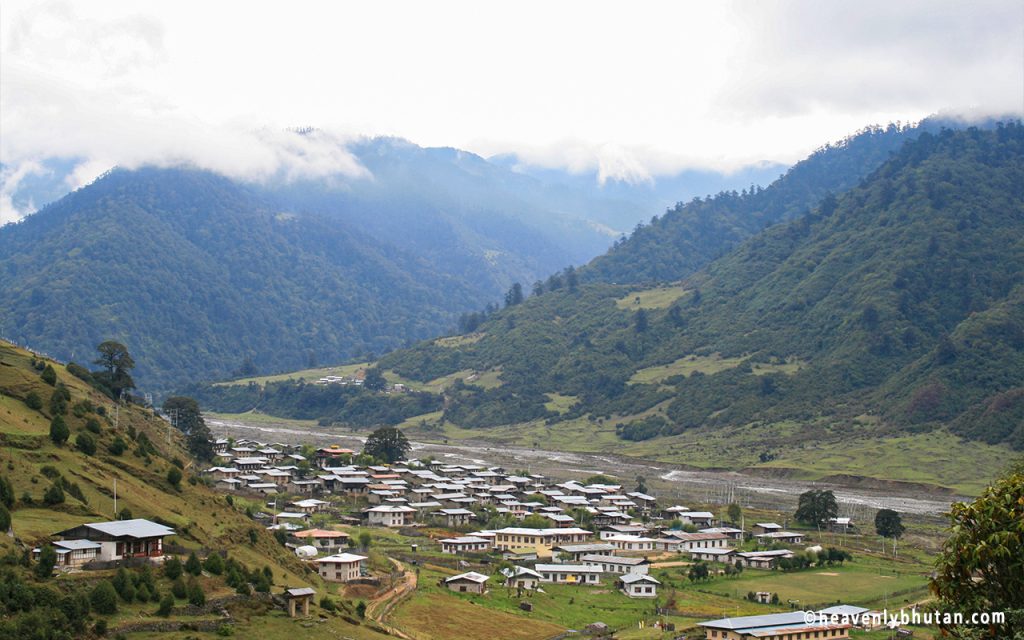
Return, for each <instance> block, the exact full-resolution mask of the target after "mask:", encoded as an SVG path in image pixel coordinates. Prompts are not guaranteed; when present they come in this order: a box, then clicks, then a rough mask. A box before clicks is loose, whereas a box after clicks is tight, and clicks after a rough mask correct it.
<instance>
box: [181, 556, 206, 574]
mask: <svg viewBox="0 0 1024 640" xmlns="http://www.w3.org/2000/svg"><path fill="white" fill-rule="evenodd" d="M185 571H187V572H188V573H191V574H192V575H194V576H198V575H199V574H200V573H202V572H203V566H202V565H201V564H199V558H198V557H197V556H196V552H195V551H193V552H192V553H190V554H188V560H186V561H185Z"/></svg>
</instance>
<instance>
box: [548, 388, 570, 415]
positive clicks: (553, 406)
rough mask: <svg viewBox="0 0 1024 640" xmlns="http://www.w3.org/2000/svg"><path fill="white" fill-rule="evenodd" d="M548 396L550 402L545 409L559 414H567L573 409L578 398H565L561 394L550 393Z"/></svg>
mask: <svg viewBox="0 0 1024 640" xmlns="http://www.w3.org/2000/svg"><path fill="white" fill-rule="evenodd" d="M546 395H547V397H548V401H547V402H545V403H544V408H545V409H547V410H548V411H556V412H558V413H565V412H566V411H568V410H569V409H571V408H572V406H573V405H574V404H576V400H577V397H576V396H563V395H562V394H560V393H548V394H546Z"/></svg>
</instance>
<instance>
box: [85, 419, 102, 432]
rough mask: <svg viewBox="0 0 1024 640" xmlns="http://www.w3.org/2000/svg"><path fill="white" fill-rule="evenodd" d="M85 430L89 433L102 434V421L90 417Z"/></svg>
mask: <svg viewBox="0 0 1024 640" xmlns="http://www.w3.org/2000/svg"><path fill="white" fill-rule="evenodd" d="M85 428H86V430H87V431H91V432H93V433H99V432H100V421H99V420H97V419H96V418H93V417H92V416H90V417H89V418H87V419H86V421H85Z"/></svg>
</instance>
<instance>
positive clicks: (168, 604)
mask: <svg viewBox="0 0 1024 640" xmlns="http://www.w3.org/2000/svg"><path fill="white" fill-rule="evenodd" d="M172 609H174V596H172V595H171V594H169V593H168V594H167V595H165V596H164V597H163V599H162V600H160V608H159V609H157V610H156V615H158V616H163V617H164V618H166V617H167V616H169V615H171V610H172Z"/></svg>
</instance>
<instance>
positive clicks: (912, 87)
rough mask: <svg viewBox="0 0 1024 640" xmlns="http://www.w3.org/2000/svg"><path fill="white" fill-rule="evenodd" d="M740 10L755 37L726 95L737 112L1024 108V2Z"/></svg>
mask: <svg viewBox="0 0 1024 640" xmlns="http://www.w3.org/2000/svg"><path fill="white" fill-rule="evenodd" d="M733 15H734V19H735V20H736V21H737V22H738V23H739V24H741V25H743V30H744V31H745V32H746V33H747V34H749V37H748V38H744V39H743V40H742V41H741V44H740V45H739V46H738V47H736V48H735V49H734V50H733V51H732V52H731V53H730V54H729V56H728V81H727V82H726V84H725V85H724V86H723V87H722V90H721V92H720V94H719V95H718V96H717V98H716V108H717V109H719V110H721V112H722V113H724V114H728V115H731V116H733V117H740V118H742V117H750V116H757V117H762V118H763V117H766V116H774V117H781V118H788V117H799V116H803V115H807V114H813V113H816V112H821V111H830V112H840V113H843V112H845V113H890V114H893V113H897V114H898V113H901V112H902V113H907V112H910V113H913V112H921V111H922V110H923V111H925V113H930V112H935V111H939V110H944V111H947V112H971V113H974V114H977V115H1002V114H1006V113H1020V112H1021V110H1022V109H1024V104H1022V101H1024V30H1022V29H1021V25H1022V24H1024V4H1022V3H1020V2H1016V1H1007V0H977V1H972V2H961V1H960V0H901V1H900V2H892V1H891V0H863V1H860V2H856V3H842V2H785V3H779V2H751V3H745V4H742V5H739V6H736V7H734V12H733ZM864 124H868V123H864Z"/></svg>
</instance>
